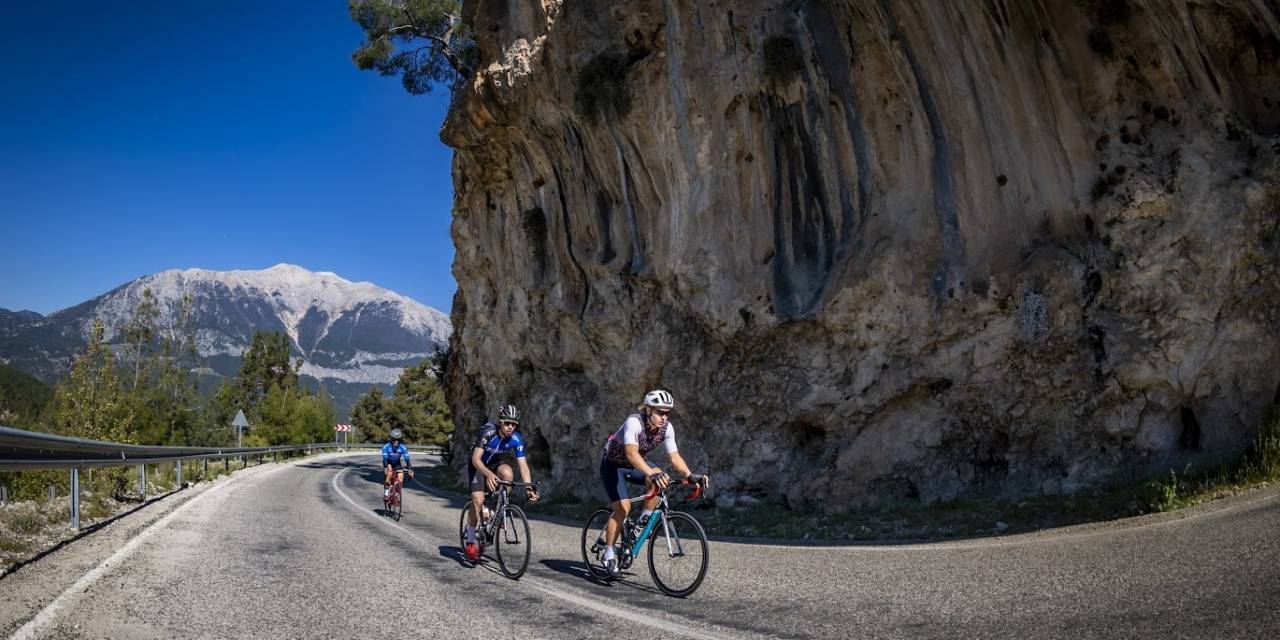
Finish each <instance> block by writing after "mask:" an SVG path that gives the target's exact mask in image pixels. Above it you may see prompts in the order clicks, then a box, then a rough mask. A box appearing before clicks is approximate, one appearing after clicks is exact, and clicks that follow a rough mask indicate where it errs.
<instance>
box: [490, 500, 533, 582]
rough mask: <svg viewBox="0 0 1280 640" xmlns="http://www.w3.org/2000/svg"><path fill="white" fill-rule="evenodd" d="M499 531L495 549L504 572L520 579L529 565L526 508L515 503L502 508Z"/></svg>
mask: <svg viewBox="0 0 1280 640" xmlns="http://www.w3.org/2000/svg"><path fill="white" fill-rule="evenodd" d="M502 511H503V513H502V520H501V522H500V523H499V524H498V528H499V531H498V532H497V535H495V536H494V541H493V550H494V553H496V554H497V555H498V566H499V567H500V568H501V569H502V574H503V575H505V576H507V577H508V578H511V579H512V580H519V579H520V576H522V575H524V570H525V569H526V568H528V567H529V547H530V545H529V519H528V518H526V517H525V516H524V510H523V509H521V508H520V507H517V506H515V505H513V504H511V505H507V508H506V509H503V510H502Z"/></svg>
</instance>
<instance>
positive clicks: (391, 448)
mask: <svg viewBox="0 0 1280 640" xmlns="http://www.w3.org/2000/svg"><path fill="white" fill-rule="evenodd" d="M400 456H404V466H406V467H407V466H409V448H408V447H406V446H404V443H403V442H401V443H400V444H397V445H392V444H391V443H390V442H388V443H386V444H384V445H382V466H384V467H385V466H387V465H391V466H393V467H394V466H397V465H399V464H400Z"/></svg>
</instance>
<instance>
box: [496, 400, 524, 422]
mask: <svg viewBox="0 0 1280 640" xmlns="http://www.w3.org/2000/svg"><path fill="white" fill-rule="evenodd" d="M498 421H499V422H514V423H516V424H520V410H519V409H517V408H516V406H515V405H514V404H504V405H502V406H501V407H499V408H498Z"/></svg>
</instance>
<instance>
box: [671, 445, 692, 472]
mask: <svg viewBox="0 0 1280 640" xmlns="http://www.w3.org/2000/svg"><path fill="white" fill-rule="evenodd" d="M671 467H672V468H673V469H675V470H676V473H679V474H680V475H681V477H685V478H688V477H689V476H691V475H693V472H692V471H690V470H689V465H687V464H685V462H684V457H683V456H681V455H680V452H679V451H672V452H671Z"/></svg>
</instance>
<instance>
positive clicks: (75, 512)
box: [71, 467, 80, 531]
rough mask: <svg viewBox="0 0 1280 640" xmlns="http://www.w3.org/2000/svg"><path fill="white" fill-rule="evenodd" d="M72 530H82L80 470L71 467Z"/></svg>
mask: <svg viewBox="0 0 1280 640" xmlns="http://www.w3.org/2000/svg"><path fill="white" fill-rule="evenodd" d="M71 529H72V530H73V531H79V530H80V469H78V468H76V467H71Z"/></svg>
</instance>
